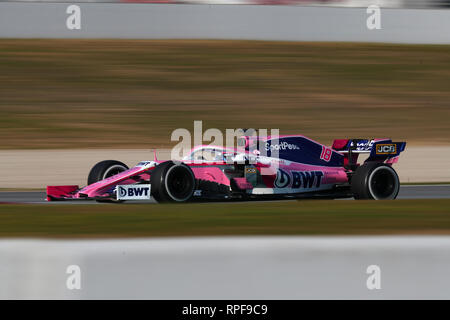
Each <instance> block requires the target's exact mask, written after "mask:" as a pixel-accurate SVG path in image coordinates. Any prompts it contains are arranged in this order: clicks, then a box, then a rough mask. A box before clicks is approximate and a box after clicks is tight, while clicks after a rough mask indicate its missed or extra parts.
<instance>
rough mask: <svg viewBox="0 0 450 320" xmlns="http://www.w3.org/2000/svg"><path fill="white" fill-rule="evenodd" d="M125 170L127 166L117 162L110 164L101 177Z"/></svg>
mask: <svg viewBox="0 0 450 320" xmlns="http://www.w3.org/2000/svg"><path fill="white" fill-rule="evenodd" d="M125 170H127V168H126V167H124V166H122V165H119V164H117V165H114V166H111V167H109V168H108V169H107V170H106V171H105V173H104V174H103V179H107V178H110V177H112V176H115V175H116V174H119V173H121V172H124V171H125Z"/></svg>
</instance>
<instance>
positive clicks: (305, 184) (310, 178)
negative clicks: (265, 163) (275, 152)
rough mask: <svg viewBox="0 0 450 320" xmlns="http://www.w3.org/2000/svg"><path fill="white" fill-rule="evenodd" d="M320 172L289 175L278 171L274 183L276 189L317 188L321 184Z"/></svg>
mask: <svg viewBox="0 0 450 320" xmlns="http://www.w3.org/2000/svg"><path fill="white" fill-rule="evenodd" d="M322 177H323V172H322V171H291V174H290V175H289V173H287V172H286V171H284V170H282V169H279V170H278V172H277V176H276V178H275V181H274V186H275V187H276V188H286V187H287V186H289V185H291V188H295V189H298V188H308V189H309V188H319V187H320V185H321V183H322Z"/></svg>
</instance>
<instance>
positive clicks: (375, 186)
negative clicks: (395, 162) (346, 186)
mask: <svg viewBox="0 0 450 320" xmlns="http://www.w3.org/2000/svg"><path fill="white" fill-rule="evenodd" d="M351 190H352V193H353V196H354V198H355V199H372V200H393V199H395V198H397V195H398V192H399V190H400V180H399V178H398V175H397V172H395V170H394V169H393V168H392V167H391V166H388V165H386V164H384V163H378V162H368V163H365V164H363V165H362V166H360V167H359V168H358V169H356V172H355V174H354V175H353V177H352V180H351Z"/></svg>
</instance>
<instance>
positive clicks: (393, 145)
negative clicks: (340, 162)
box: [332, 139, 406, 166]
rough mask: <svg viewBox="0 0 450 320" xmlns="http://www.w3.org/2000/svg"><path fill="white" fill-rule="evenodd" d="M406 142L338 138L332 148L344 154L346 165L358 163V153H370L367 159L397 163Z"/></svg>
mask: <svg viewBox="0 0 450 320" xmlns="http://www.w3.org/2000/svg"><path fill="white" fill-rule="evenodd" d="M405 147H406V142H393V141H392V140H391V139H371V140H370V139H336V140H334V141H333V146H332V148H333V149H334V150H335V151H338V152H340V153H342V154H344V155H347V157H346V158H345V159H346V161H345V163H344V165H347V166H355V165H357V160H358V155H359V154H361V153H366V154H369V157H368V158H367V159H366V160H365V162H368V161H376V162H386V163H396V162H397V161H398V157H399V155H400V153H401V152H403V151H404V150H405Z"/></svg>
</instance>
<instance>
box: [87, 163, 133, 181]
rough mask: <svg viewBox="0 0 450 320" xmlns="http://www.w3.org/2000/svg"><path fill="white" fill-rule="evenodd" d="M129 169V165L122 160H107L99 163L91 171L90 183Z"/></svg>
mask: <svg viewBox="0 0 450 320" xmlns="http://www.w3.org/2000/svg"><path fill="white" fill-rule="evenodd" d="M125 170H128V166H127V165H126V164H124V163H122V162H120V161H116V160H105V161H101V162H99V163H97V164H96V165H95V166H94V167H93V168H92V169H91V171H90V172H89V175H88V181H87V183H88V185H89V184H93V183H95V182H98V181H100V180H103V179H106V178H109V177H112V176H114V175H116V174H118V173H121V172H123V171H125Z"/></svg>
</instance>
